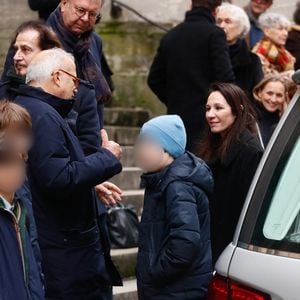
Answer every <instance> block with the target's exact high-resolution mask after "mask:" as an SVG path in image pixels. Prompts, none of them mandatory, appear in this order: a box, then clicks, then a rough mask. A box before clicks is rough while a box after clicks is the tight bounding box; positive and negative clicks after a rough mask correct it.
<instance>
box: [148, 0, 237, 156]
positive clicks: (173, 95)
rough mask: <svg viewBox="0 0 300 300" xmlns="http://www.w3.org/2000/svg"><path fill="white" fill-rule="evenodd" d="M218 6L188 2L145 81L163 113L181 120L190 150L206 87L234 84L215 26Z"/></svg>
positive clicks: (199, 127) (217, 0) (200, 125)
mask: <svg viewBox="0 0 300 300" xmlns="http://www.w3.org/2000/svg"><path fill="white" fill-rule="evenodd" d="M220 4H221V0H211V1H207V0H192V7H191V10H190V11H188V12H187V14H186V18H185V21H184V22H183V23H181V24H179V25H178V26H176V27H175V28H173V29H172V30H170V31H169V32H168V33H167V34H166V35H165V36H164V37H163V38H162V40H161V43H160V46H159V49H158V51H157V54H156V56H155V59H154V62H153V64H152V66H151V69H150V74H149V78H148V84H149V87H150V88H151V90H152V91H153V92H154V93H155V95H156V96H157V97H158V99H159V100H160V101H161V102H163V103H164V104H165V105H166V107H167V113H168V114H177V115H179V116H180V117H181V118H182V119H183V121H184V124H185V127H186V130H187V137H188V146H187V149H188V150H190V151H194V150H195V148H196V145H197V143H198V142H199V140H200V139H201V135H202V133H203V130H204V127H205V102H206V99H205V95H206V93H207V92H208V89H209V85H210V84H211V83H213V82H215V81H221V82H233V81H234V74H233V71H232V66H231V63H230V58H229V53H228V47H227V43H226V37H225V34H224V32H223V30H221V29H220V28H218V27H217V26H216V24H215V18H214V13H215V9H216V8H217V7H218V6H219V5H220ZM197 37H201V38H197Z"/></svg>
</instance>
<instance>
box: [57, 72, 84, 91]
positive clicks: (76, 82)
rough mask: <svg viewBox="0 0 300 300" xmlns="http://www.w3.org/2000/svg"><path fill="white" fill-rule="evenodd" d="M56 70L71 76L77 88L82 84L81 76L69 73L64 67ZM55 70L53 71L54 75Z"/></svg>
mask: <svg viewBox="0 0 300 300" xmlns="http://www.w3.org/2000/svg"><path fill="white" fill-rule="evenodd" d="M56 72H62V73H64V74H66V75H68V76H70V77H72V79H73V80H74V84H75V87H76V89H78V87H79V85H80V81H81V79H80V78H79V77H76V76H74V75H73V74H71V73H69V72H68V71H66V70H64V69H58V70H57V71H56ZM54 73H55V72H53V73H52V76H53V74H54Z"/></svg>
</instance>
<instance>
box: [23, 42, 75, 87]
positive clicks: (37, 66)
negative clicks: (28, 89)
mask: <svg viewBox="0 0 300 300" xmlns="http://www.w3.org/2000/svg"><path fill="white" fill-rule="evenodd" d="M40 55H42V56H40ZM39 56H40V57H39ZM68 58H69V59H71V60H72V61H74V56H73V55H72V54H70V53H68V52H66V51H65V50H63V49H60V48H53V49H49V50H44V51H42V52H40V53H39V54H37V56H36V57H35V58H34V59H33V61H32V62H31V63H30V65H29V66H28V69H27V73H26V84H27V83H30V82H32V81H35V82H39V83H41V82H45V81H46V80H48V79H49V77H51V76H52V74H53V72H55V71H56V70H58V69H63V68H64V67H65V61H66V59H68Z"/></svg>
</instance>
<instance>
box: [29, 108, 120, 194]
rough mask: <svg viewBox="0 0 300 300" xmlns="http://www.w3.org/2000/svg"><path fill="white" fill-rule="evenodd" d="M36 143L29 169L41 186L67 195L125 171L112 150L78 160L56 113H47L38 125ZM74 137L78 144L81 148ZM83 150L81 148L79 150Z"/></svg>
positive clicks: (36, 126)
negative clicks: (74, 156) (56, 117)
mask: <svg viewBox="0 0 300 300" xmlns="http://www.w3.org/2000/svg"><path fill="white" fill-rule="evenodd" d="M34 134H35V135H34V139H35V141H36V143H35V145H34V146H33V147H32V149H31V151H30V154H29V170H30V172H31V174H32V175H33V177H34V179H35V180H36V182H37V184H38V185H39V186H40V188H43V189H45V190H48V191H49V192H54V193H57V192H59V193H60V194H61V195H65V194H66V195H67V194H69V193H72V192H76V190H79V189H81V188H86V187H94V186H95V185H97V184H99V183H102V182H104V181H106V180H108V179H110V178H111V177H113V176H114V175H116V174H118V173H119V172H121V170H122V166H121V163H120V162H119V160H118V159H117V158H116V157H115V156H114V155H113V154H112V153H111V152H110V151H108V150H106V149H103V148H100V149H99V150H98V151H97V152H96V153H94V154H91V155H89V156H84V154H83V153H82V159H81V160H74V158H72V155H73V153H71V152H70V151H69V146H68V144H67V142H66V138H65V136H64V134H65V133H64V132H63V130H62V128H61V125H60V124H59V122H58V121H57V120H56V119H55V116H52V115H50V114H47V115H44V116H43V118H41V119H40V120H38V121H37V122H36V124H35V132H34ZM75 139H76V137H75V136H74V145H72V147H77V145H79V143H76V140H75ZM77 150H78V151H82V150H81V148H80V149H77Z"/></svg>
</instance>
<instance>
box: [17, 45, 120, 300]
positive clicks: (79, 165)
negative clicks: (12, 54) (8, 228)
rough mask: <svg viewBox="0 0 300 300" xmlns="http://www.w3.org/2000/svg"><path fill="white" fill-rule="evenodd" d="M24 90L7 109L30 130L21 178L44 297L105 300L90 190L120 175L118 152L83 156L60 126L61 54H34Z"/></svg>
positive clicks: (68, 82) (72, 81) (64, 83)
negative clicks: (16, 110) (22, 111)
mask: <svg viewBox="0 0 300 300" xmlns="http://www.w3.org/2000/svg"><path fill="white" fill-rule="evenodd" d="M26 82H27V83H28V84H29V86H23V87H20V89H19V92H20V96H18V97H17V98H16V100H15V101H16V102H17V103H18V104H20V105H22V106H24V107H25V108H26V109H27V110H28V111H29V113H30V115H31V117H32V122H33V134H34V136H33V138H34V141H35V142H34V144H33V147H32V149H31V151H30V153H29V161H28V177H29V183H30V187H31V192H32V198H33V209H34V214H35V218H36V223H37V229H38V234H39V243H40V246H41V251H42V255H43V271H44V273H45V286H46V297H48V298H51V299H83V298H84V299H106V293H109V292H110V290H111V288H110V286H111V278H110V276H109V274H108V270H107V266H106V261H105V259H104V253H103V252H105V251H104V249H103V248H102V244H101V243H100V239H101V238H102V232H101V227H100V228H99V226H98V224H97V219H98V218H97V202H96V201H97V199H96V198H95V197H96V196H95V189H94V187H95V186H96V185H97V184H99V183H101V182H104V181H106V180H107V179H109V178H111V177H112V176H114V175H115V174H117V173H119V172H120V171H121V164H120V162H119V160H118V158H117V157H119V155H120V148H119V146H118V145H117V144H110V147H108V148H110V149H111V151H112V152H111V151H108V150H106V149H104V148H101V149H99V150H98V151H97V152H95V153H93V154H91V155H89V156H85V154H84V151H83V149H82V147H81V145H80V143H79V141H78V139H77V138H76V137H75V135H74V134H73V132H72V130H71V129H70V127H69V126H68V125H67V123H66V122H65V121H64V119H63V118H64V117H65V116H66V115H67V114H68V113H69V111H70V110H71V108H72V105H73V101H72V100H69V99H71V98H72V97H73V95H74V93H75V90H76V86H77V84H78V78H77V77H76V69H75V63H74V60H73V57H72V56H71V55H70V54H68V53H66V52H65V51H63V50H61V49H52V50H46V51H43V52H41V53H39V54H38V55H37V56H36V57H35V58H34V60H33V61H32V62H31V65H30V66H29V69H28V72H27V75H26ZM113 153H114V154H113ZM99 231H100V232H101V233H99Z"/></svg>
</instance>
